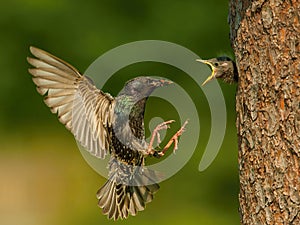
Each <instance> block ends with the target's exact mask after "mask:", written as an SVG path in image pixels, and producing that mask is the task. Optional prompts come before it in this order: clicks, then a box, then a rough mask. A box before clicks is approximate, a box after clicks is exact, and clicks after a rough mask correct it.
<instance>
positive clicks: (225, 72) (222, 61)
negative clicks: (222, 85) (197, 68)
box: [197, 56, 238, 85]
mask: <svg viewBox="0 0 300 225" xmlns="http://www.w3.org/2000/svg"><path fill="white" fill-rule="evenodd" d="M197 61H198V62H202V63H205V64H207V65H208V66H209V67H210V68H211V70H212V73H211V75H210V76H209V77H208V78H207V79H206V80H205V81H204V82H203V84H202V85H205V84H206V83H207V82H209V81H211V80H212V79H214V78H220V79H222V80H223V81H224V82H226V83H230V84H232V83H236V82H237V81H238V71H237V67H236V64H235V62H234V61H232V60H231V59H230V58H229V57H227V56H221V57H217V58H213V59H208V60H202V59H197Z"/></svg>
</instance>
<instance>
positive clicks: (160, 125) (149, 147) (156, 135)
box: [148, 120, 175, 153]
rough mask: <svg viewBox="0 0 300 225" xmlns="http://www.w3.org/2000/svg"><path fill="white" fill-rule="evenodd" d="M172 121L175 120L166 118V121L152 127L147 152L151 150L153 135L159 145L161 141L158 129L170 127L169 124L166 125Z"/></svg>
mask: <svg viewBox="0 0 300 225" xmlns="http://www.w3.org/2000/svg"><path fill="white" fill-rule="evenodd" d="M174 122H175V120H168V121H165V122H163V123H161V124H158V125H157V126H156V127H155V128H154V130H153V132H152V135H151V139H150V142H149V146H148V153H149V152H151V151H153V143H154V139H155V137H156V138H157V144H158V145H159V144H160V143H161V139H160V134H159V131H160V130H167V129H168V128H170V126H168V125H169V124H171V123H174Z"/></svg>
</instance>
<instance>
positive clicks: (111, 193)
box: [97, 180, 159, 220]
mask: <svg viewBox="0 0 300 225" xmlns="http://www.w3.org/2000/svg"><path fill="white" fill-rule="evenodd" d="M158 189H159V185H158V184H151V185H144V186H128V185H125V184H117V183H116V181H115V180H108V181H107V182H106V183H105V184H104V186H103V187H102V188H100V189H99V191H98V192H97V198H98V199H99V201H98V206H99V207H100V208H102V212H103V214H105V215H107V217H108V218H109V219H114V220H117V219H119V218H121V219H125V218H127V217H128V216H129V215H132V216H135V215H136V214H137V212H138V211H143V210H144V209H145V206H146V203H148V202H151V201H152V199H153V195H154V193H155V192H156V191H157V190H158Z"/></svg>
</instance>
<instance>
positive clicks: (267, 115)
mask: <svg viewBox="0 0 300 225" xmlns="http://www.w3.org/2000/svg"><path fill="white" fill-rule="evenodd" d="M299 21H300V1H299V0H269V1H267V0H231V2H230V17H229V22H230V27H231V28H230V29H231V36H230V38H231V43H232V47H233V49H234V52H235V56H236V62H237V67H238V71H239V83H238V90H237V95H236V111H237V132H238V137H239V143H238V144H239V173H240V193H239V201H240V214H241V224H247V225H256V224H289V225H290V224H295V225H299V224H300V166H299V165H300V25H299Z"/></svg>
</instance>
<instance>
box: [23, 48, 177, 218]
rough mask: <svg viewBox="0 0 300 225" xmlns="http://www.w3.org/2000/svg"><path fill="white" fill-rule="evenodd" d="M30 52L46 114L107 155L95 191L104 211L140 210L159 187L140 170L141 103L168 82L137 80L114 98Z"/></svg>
mask: <svg viewBox="0 0 300 225" xmlns="http://www.w3.org/2000/svg"><path fill="white" fill-rule="evenodd" d="M30 51H31V53H32V54H33V55H34V56H35V57H36V58H31V57H28V58H27V60H28V62H29V63H30V64H31V65H32V66H34V68H31V69H29V72H30V73H31V74H32V76H33V81H34V83H35V84H36V86H37V91H38V92H39V93H40V94H41V95H43V96H45V97H44V101H45V103H46V105H47V106H48V107H50V109H51V112H52V113H55V114H57V115H58V118H59V121H60V122H61V123H63V124H64V125H65V126H66V128H67V129H68V130H70V131H71V132H72V133H73V135H74V136H75V138H76V140H77V141H78V142H79V143H80V144H81V145H82V146H83V147H84V148H85V149H86V150H87V151H89V152H90V153H91V154H92V155H94V156H96V157H99V158H104V157H105V156H106V155H107V154H110V157H111V158H110V161H109V165H108V167H109V180H108V181H107V182H106V183H105V184H104V185H103V187H102V188H101V189H100V190H99V191H98V192H97V198H98V205H99V206H100V207H101V208H102V209H103V213H104V214H106V215H108V218H110V219H111V218H112V219H115V220H116V219H118V218H121V219H124V218H127V217H128V216H129V215H136V213H137V212H138V211H141V210H144V208H145V204H146V203H148V202H150V201H152V199H153V194H154V193H155V192H156V191H157V190H158V189H159V185H158V184H156V183H155V182H154V180H155V176H156V174H155V172H154V171H150V170H147V169H144V168H143V165H144V158H145V157H146V156H147V155H149V151H148V150H149V149H148V148H149V145H148V144H147V142H146V141H145V132H144V110H145V104H146V100H147V97H148V96H149V95H150V94H151V92H152V91H153V90H154V89H155V88H157V87H161V86H164V85H168V84H170V83H171V82H169V81H167V80H161V79H155V78H151V77H137V78H134V79H132V80H130V81H128V82H127V83H126V84H125V86H124V88H123V90H122V91H121V92H120V93H119V95H118V96H117V97H115V98H114V97H112V96H111V95H110V94H108V93H104V92H102V91H101V90H99V89H97V88H96V87H95V85H94V84H93V82H92V81H91V79H90V78H88V77H86V76H84V75H82V74H81V73H80V72H79V71H78V70H77V69H76V68H74V67H73V66H71V65H70V64H68V63H66V62H65V61H63V60H61V59H59V58H57V57H55V56H53V55H51V54H50V53H47V52H45V51H43V50H41V49H38V48H35V47H31V48H30ZM182 131H183V128H182V130H181V133H182ZM181 133H180V134H179V135H181ZM179 135H178V136H179Z"/></svg>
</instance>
